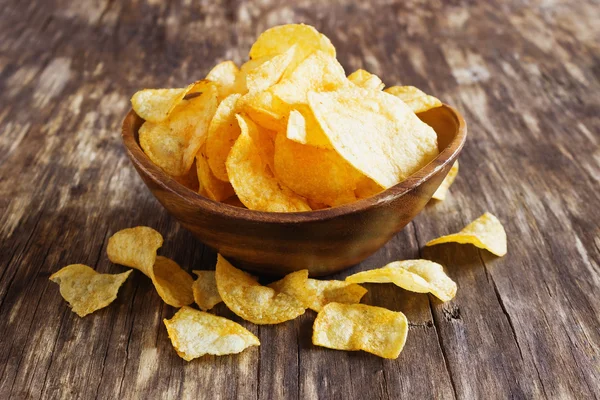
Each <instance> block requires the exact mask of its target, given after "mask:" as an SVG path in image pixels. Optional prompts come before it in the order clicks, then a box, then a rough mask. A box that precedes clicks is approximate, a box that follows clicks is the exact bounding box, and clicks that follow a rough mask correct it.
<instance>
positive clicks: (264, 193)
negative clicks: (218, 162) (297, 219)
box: [226, 116, 310, 212]
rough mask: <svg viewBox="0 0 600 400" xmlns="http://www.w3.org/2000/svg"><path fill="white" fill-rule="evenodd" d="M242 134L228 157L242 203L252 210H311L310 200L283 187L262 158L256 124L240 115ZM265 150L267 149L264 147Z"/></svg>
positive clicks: (228, 173) (228, 171)
mask: <svg viewBox="0 0 600 400" xmlns="http://www.w3.org/2000/svg"><path fill="white" fill-rule="evenodd" d="M238 122H239V124H240V128H241V134H240V136H239V137H238V139H237V140H236V142H235V144H234V145H233V148H232V149H231V152H230V153H229V156H228V157H227V162H226V166H227V175H228V176H229V179H230V181H231V184H232V186H233V188H234V189H235V193H236V194H237V196H238V197H239V199H240V200H241V202H242V203H243V204H244V205H245V206H246V207H248V208H249V209H251V210H261V211H271V212H295V211H310V207H309V206H308V204H307V203H306V201H305V200H304V199H303V198H302V197H300V196H298V195H297V194H296V193H294V192H292V191H291V190H290V189H288V188H286V187H284V186H282V185H281V184H280V183H279V181H278V180H277V179H276V178H275V176H274V175H273V172H272V171H271V169H270V168H269V165H268V163H267V161H266V160H264V159H263V157H261V154H260V152H259V149H258V148H257V145H256V143H255V142H254V141H253V137H252V136H255V134H251V133H250V132H249V131H250V130H254V131H257V130H258V128H257V127H256V125H255V124H254V123H253V122H252V121H250V120H248V119H246V118H244V117H241V116H240V117H239V118H238ZM263 150H265V149H264V148H263Z"/></svg>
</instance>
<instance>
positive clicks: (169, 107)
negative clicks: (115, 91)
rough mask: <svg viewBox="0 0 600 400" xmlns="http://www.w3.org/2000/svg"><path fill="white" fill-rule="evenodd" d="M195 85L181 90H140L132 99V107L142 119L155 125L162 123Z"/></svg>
mask: <svg viewBox="0 0 600 400" xmlns="http://www.w3.org/2000/svg"><path fill="white" fill-rule="evenodd" d="M193 85H194V84H191V85H190V86H188V87H187V88H181V89H144V90H140V91H138V92H136V93H135V94H134V95H133V97H132V98H131V105H132V107H133V110H134V111H135V113H136V114H137V115H139V116H140V118H142V119H144V120H146V121H150V122H154V123H158V122H162V121H164V120H165V119H167V117H168V116H169V114H170V113H171V111H173V109H174V108H175V107H176V106H177V105H178V104H179V103H180V102H181V100H183V98H184V97H185V95H186V94H187V92H188V91H189V90H190V89H191V88H192V86H193Z"/></svg>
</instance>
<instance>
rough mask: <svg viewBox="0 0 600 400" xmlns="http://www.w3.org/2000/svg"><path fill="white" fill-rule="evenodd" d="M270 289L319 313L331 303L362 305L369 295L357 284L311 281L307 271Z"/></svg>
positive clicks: (304, 270)
mask: <svg viewBox="0 0 600 400" xmlns="http://www.w3.org/2000/svg"><path fill="white" fill-rule="evenodd" d="M269 287H270V288H273V289H275V290H276V291H278V292H282V293H287V294H289V295H290V296H293V297H295V298H296V299H298V300H300V301H301V302H302V304H303V305H304V307H306V308H310V309H311V310H314V311H317V312H319V311H321V309H322V308H323V307H324V306H325V305H327V304H329V303H344V304H354V303H360V299H362V297H363V296H364V295H365V293H367V289H365V288H364V287H362V286H360V285H357V284H355V283H350V282H344V281H335V280H332V281H322V280H318V279H310V278H309V277H308V270H307V269H303V270H301V271H296V272H292V273H291V274H288V275H286V276H285V277H283V279H280V280H278V281H277V282H273V283H271V284H270V285H269Z"/></svg>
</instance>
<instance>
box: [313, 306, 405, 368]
mask: <svg viewBox="0 0 600 400" xmlns="http://www.w3.org/2000/svg"><path fill="white" fill-rule="evenodd" d="M407 335H408V320H407V319H406V316H405V315H404V314H402V313H401V312H394V311H390V310H387V309H385V308H381V307H373V306H367V305H364V304H340V303H329V304H328V305H326V306H325V307H323V309H322V310H321V311H320V312H319V314H317V318H316V319H315V323H314V325H313V337H312V342H313V344H314V345H317V346H323V347H328V348H330V349H337V350H350V351H356V350H364V351H366V352H369V353H372V354H375V355H377V356H379V357H383V358H390V359H396V358H398V356H399V355H400V352H401V351H402V348H403V347H404V343H406V336H407Z"/></svg>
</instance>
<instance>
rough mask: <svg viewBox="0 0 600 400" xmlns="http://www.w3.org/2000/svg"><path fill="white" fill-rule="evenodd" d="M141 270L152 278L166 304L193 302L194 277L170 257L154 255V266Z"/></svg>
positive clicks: (182, 304) (174, 304) (175, 304)
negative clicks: (148, 269)
mask: <svg viewBox="0 0 600 400" xmlns="http://www.w3.org/2000/svg"><path fill="white" fill-rule="evenodd" d="M142 272H144V274H146V275H147V276H148V277H149V278H150V279H152V283H153V284H154V287H155V288H156V291H157V292H158V295H159V296H160V298H161V299H163V301H164V302H165V303H167V304H168V305H170V306H173V307H183V306H187V305H190V304H192V303H193V302H194V293H193V291H192V286H193V284H194V279H193V278H192V277H191V276H190V274H188V273H187V272H185V271H184V270H183V269H181V267H180V266H179V264H177V263H176V262H175V261H173V260H171V259H170V258H167V257H163V256H156V262H155V263H154V267H153V268H152V269H151V270H150V271H142Z"/></svg>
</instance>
